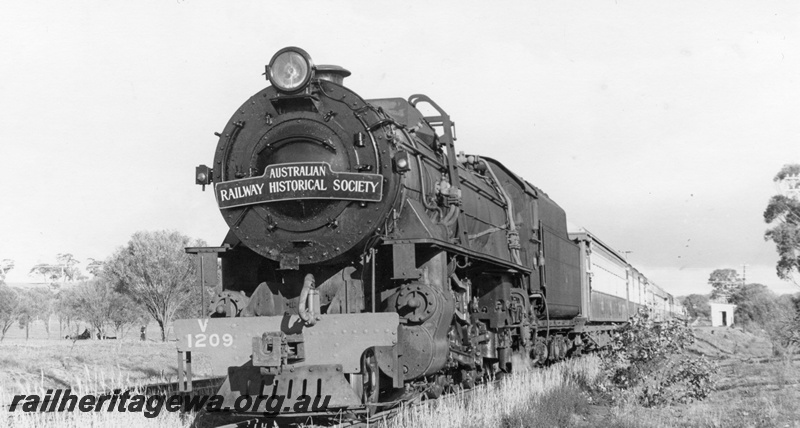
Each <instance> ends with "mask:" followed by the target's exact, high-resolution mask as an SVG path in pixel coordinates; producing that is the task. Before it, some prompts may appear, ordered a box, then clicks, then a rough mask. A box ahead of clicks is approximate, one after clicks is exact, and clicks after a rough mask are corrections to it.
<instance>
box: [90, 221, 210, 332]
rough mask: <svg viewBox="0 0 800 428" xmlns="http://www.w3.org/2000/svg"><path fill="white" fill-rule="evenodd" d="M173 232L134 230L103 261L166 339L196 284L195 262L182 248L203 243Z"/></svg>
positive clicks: (120, 288)
mask: <svg viewBox="0 0 800 428" xmlns="http://www.w3.org/2000/svg"><path fill="white" fill-rule="evenodd" d="M204 245H205V243H204V242H202V241H195V242H192V241H191V239H190V238H189V237H188V236H185V235H182V234H180V233H178V232H175V231H172V232H170V231H156V232H148V231H142V232H136V233H134V234H133V236H132V237H131V239H130V241H129V242H128V245H126V246H125V247H122V248H120V249H119V250H117V252H115V253H114V255H112V256H111V257H110V258H109V259H108V260H107V261H106V264H105V272H106V274H107V275H108V276H109V278H111V279H112V280H113V281H114V284H115V286H116V288H117V290H118V291H120V292H122V293H124V294H127V295H128V296H130V297H131V299H133V300H134V301H135V302H137V303H139V304H140V305H141V306H142V307H143V308H144V309H145V310H146V311H147V313H148V314H150V316H152V317H153V319H155V321H156V323H158V326H159V327H160V328H161V340H163V341H166V340H167V325H168V324H169V323H170V322H171V321H172V319H173V317H174V316H175V313H176V312H177V311H178V309H179V308H180V307H181V306H182V305H184V304H185V302H186V301H187V300H188V299H189V296H190V295H191V293H192V292H193V291H196V290H193V289H194V287H193V285H194V283H195V276H196V273H195V264H194V261H193V260H192V258H191V256H190V255H189V254H186V252H185V251H184V248H185V247H188V246H204Z"/></svg>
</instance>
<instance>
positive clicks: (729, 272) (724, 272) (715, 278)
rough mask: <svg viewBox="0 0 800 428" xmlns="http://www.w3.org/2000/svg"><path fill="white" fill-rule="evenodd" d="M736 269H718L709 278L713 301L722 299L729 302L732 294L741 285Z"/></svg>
mask: <svg viewBox="0 0 800 428" xmlns="http://www.w3.org/2000/svg"><path fill="white" fill-rule="evenodd" d="M741 283H742V282H741V279H739V274H738V273H737V272H736V269H717V270H715V271H714V272H711V275H710V276H709V277H708V284H709V285H711V288H712V291H711V300H715V299H722V300H724V301H727V300H728V298H729V296H730V294H731V292H732V291H733V290H734V289H735V288H736V287H738V286H739V285H740V284H741Z"/></svg>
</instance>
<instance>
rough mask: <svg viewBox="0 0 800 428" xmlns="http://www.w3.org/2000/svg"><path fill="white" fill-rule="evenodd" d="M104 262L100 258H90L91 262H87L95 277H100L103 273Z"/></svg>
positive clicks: (87, 268) (87, 267)
mask: <svg viewBox="0 0 800 428" xmlns="http://www.w3.org/2000/svg"><path fill="white" fill-rule="evenodd" d="M104 264H105V263H103V262H102V261H100V260H95V259H92V258H90V259H89V263H87V264H86V270H87V271H88V272H89V273H90V274H92V276H93V277H98V276H100V274H101V273H103V265H104Z"/></svg>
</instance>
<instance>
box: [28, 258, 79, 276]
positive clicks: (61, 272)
mask: <svg viewBox="0 0 800 428" xmlns="http://www.w3.org/2000/svg"><path fill="white" fill-rule="evenodd" d="M79 264H80V262H79V261H78V260H76V259H75V257H74V256H73V255H72V254H70V253H60V254H58V255H57V256H56V263H55V264H50V263H39V264H36V265H35V266H33V267H32V268H31V270H30V272H29V275H41V276H42V280H43V282H48V283H50V284H57V283H58V282H75V281H81V280H83V279H86V276H85V275H83V273H82V272H81V269H80V268H79V267H78V265H79Z"/></svg>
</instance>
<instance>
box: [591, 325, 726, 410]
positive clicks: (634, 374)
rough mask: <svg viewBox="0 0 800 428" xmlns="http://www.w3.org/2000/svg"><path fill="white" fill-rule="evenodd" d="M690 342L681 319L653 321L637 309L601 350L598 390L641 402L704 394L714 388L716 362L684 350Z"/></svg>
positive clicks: (668, 401)
mask: <svg viewBox="0 0 800 428" xmlns="http://www.w3.org/2000/svg"><path fill="white" fill-rule="evenodd" d="M693 342H694V335H693V334H692V332H691V330H689V329H688V328H687V327H686V325H685V324H684V323H683V322H681V321H678V320H674V319H673V320H668V321H663V322H656V321H654V320H653V319H652V318H650V314H649V313H648V312H647V311H640V312H639V313H638V314H636V315H635V316H633V317H632V318H631V320H630V322H629V323H628V324H627V325H625V326H624V327H622V328H620V329H619V330H617V331H615V332H614V333H613V334H612V337H611V341H610V343H609V344H608V345H607V346H605V347H604V348H603V350H602V351H601V354H600V356H601V367H602V370H603V372H604V375H605V379H604V380H603V381H602V382H601V383H600V386H599V389H600V391H601V392H604V393H606V394H607V395H608V396H609V397H610V398H611V399H612V400H615V401H619V400H625V399H628V398H633V399H634V400H636V401H637V402H638V403H639V404H641V405H643V406H646V407H651V406H660V405H668V404H672V403H685V402H690V401H693V400H702V399H704V398H706V397H707V396H708V394H710V393H711V392H712V391H714V389H715V375H716V373H717V367H716V365H715V364H714V363H713V362H711V361H709V360H707V359H706V358H705V357H690V356H689V355H688V354H687V353H686V347H687V346H688V345H690V344H691V343H693Z"/></svg>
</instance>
